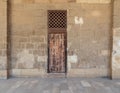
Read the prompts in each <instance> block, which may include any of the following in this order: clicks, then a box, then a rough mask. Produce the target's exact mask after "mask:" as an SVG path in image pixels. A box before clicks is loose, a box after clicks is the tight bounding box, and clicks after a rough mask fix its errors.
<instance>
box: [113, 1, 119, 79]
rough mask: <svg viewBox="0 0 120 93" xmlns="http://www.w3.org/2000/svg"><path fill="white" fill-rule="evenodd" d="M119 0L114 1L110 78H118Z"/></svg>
mask: <svg viewBox="0 0 120 93" xmlns="http://www.w3.org/2000/svg"><path fill="white" fill-rule="evenodd" d="M119 6H120V0H115V1H114V16H113V19H114V20H113V27H114V28H113V53H112V78H113V79H114V78H120V20H119V19H120V12H119V10H120V7H119Z"/></svg>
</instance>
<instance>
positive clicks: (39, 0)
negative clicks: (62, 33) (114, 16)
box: [12, 0, 111, 4]
mask: <svg viewBox="0 0 120 93" xmlns="http://www.w3.org/2000/svg"><path fill="white" fill-rule="evenodd" d="M12 2H13V3H15V4H20V3H29V4H31V3H111V0H12Z"/></svg>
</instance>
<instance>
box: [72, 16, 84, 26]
mask: <svg viewBox="0 0 120 93" xmlns="http://www.w3.org/2000/svg"><path fill="white" fill-rule="evenodd" d="M74 20H75V24H76V25H80V26H81V25H83V24H84V20H83V18H82V17H78V16H75V19H74Z"/></svg>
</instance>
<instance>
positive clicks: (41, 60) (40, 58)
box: [38, 56, 47, 62]
mask: <svg viewBox="0 0 120 93" xmlns="http://www.w3.org/2000/svg"><path fill="white" fill-rule="evenodd" d="M38 62H47V56H39V57H38Z"/></svg>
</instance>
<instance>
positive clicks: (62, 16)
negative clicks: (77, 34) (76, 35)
mask: <svg viewBox="0 0 120 93" xmlns="http://www.w3.org/2000/svg"><path fill="white" fill-rule="evenodd" d="M66 19H67V13H66V11H64V10H49V11H48V28H58V29H59V28H67V20H66Z"/></svg>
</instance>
